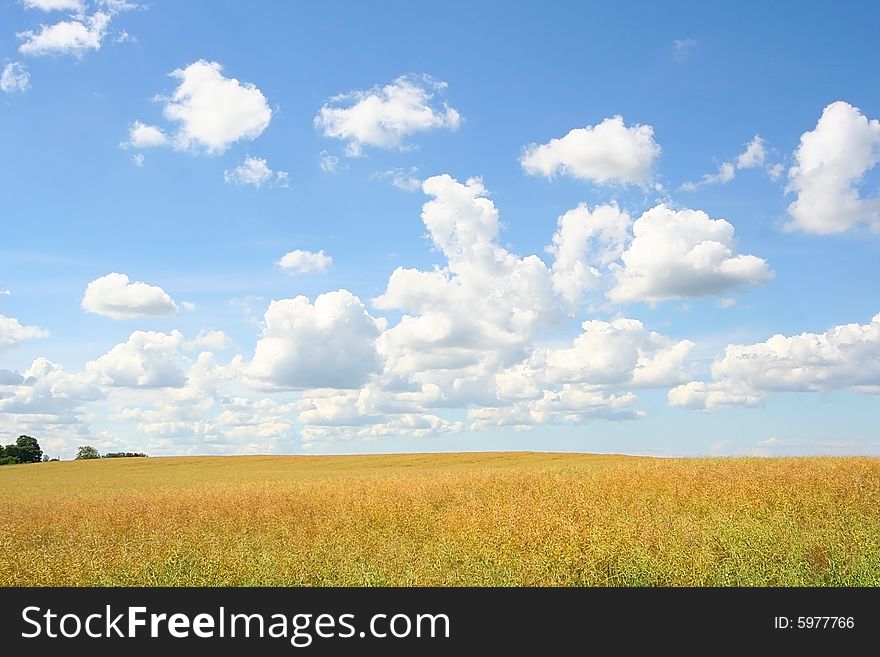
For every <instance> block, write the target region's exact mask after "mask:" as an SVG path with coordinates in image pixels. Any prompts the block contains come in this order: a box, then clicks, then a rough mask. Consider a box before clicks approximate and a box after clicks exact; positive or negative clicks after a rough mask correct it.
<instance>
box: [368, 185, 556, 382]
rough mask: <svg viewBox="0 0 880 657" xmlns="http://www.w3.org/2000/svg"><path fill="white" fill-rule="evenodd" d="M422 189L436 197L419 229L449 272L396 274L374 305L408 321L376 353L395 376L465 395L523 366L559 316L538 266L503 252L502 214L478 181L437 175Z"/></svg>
mask: <svg viewBox="0 0 880 657" xmlns="http://www.w3.org/2000/svg"><path fill="white" fill-rule="evenodd" d="M422 189H423V190H424V192H425V193H426V194H428V195H429V196H431V197H433V198H432V199H431V200H429V201H428V202H427V203H425V205H424V206H423V209H422V221H423V223H424V225H425V227H426V228H427V229H428V234H429V236H430V238H431V240H432V242H433V244H434V246H435V247H436V248H437V249H438V250H439V251H440V252H441V253H442V255H443V256H444V257H445V258H446V260H447V264H446V266H445V267H442V268H436V269H433V270H431V271H423V270H417V269H408V268H404V267H399V268H397V269H396V270H394V272H393V273H392V274H391V277H390V279H389V281H388V285H387V288H386V290H385V292H384V293H383V294H382V295H380V296H379V297H377V298H376V299H374V300H373V302H374V304H375V305H376V307H377V308H380V309H383V310H397V311H400V312H401V313H403V316H402V317H401V319H400V321H399V322H398V324H397V325H395V326H394V327H393V328H391V329H389V330H388V331H386V332H385V333H384V334H383V336H382V338H381V339H380V342H379V348H380V351H381V352H382V353H383V356H384V357H385V359H386V363H387V364H386V368H387V370H388V372H390V373H394V374H402V373H409V374H414V375H416V376H417V377H418V378H419V380H420V382H422V383H427V382H430V383H433V384H437V383H443V384H444V385H447V384H448V385H449V386H452V388H454V389H455V388H457V389H463V387H466V386H467V385H469V383H473V382H474V380H475V379H479V378H480V377H485V376H486V375H487V374H488V373H489V372H492V371H494V370H495V368H497V367H499V366H504V365H506V364H509V363H510V362H512V361H515V360H516V359H517V358H521V357H522V355H523V354H524V349H525V347H526V345H527V344H528V342H529V341H530V339H531V338H532V337H533V336H534V335H535V332H536V330H537V329H538V327H539V326H540V325H542V323H547V322H550V321H552V320H553V319H554V318H555V317H557V316H558V314H559V312H558V303H557V302H556V300H555V299H554V295H553V286H552V281H551V276H550V271H549V270H548V268H547V267H546V265H545V264H544V263H543V262H542V261H541V259H540V258H538V257H537V256H535V255H530V256H526V257H524V258H521V257H519V256H517V255H515V254H513V253H511V252H509V251H507V250H506V249H504V248H503V247H501V246H500V245H499V244H498V241H497V238H498V231H499V213H498V210H497V208H496V207H495V204H494V203H493V202H492V201H491V200H490V199H489V198H488V195H487V193H486V190H485V188H484V187H483V184H482V182H481V181H480V180H478V179H470V180H468V181H466V182H465V183H461V182H459V181H457V180H455V179H453V178H452V177H450V176H448V175H441V176H434V177H431V178H428V179H427V180H425V182H424V184H423V186H422ZM465 308H466V309H467V311H466V312H462V309H465Z"/></svg>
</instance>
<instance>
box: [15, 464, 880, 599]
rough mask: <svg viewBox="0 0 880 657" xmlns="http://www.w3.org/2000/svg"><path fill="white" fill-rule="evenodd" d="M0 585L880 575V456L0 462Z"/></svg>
mask: <svg viewBox="0 0 880 657" xmlns="http://www.w3.org/2000/svg"><path fill="white" fill-rule="evenodd" d="M0 559H2V563H3V564H4V567H3V568H2V569H0V585H4V586H24V585H37V586H43V585H73V586H91V585H110V586H115V585H138V586H143V585H146V586H153V585H155V586H184V585H191V586H203V585H204V586H221V585H222V586H255V585H281V586H292V585H320V586H323V585H328V586H329V585H353V586H387V585H439V586H463V585H477V586H496V585H501V586H511V585H513V586H519V585H527V586H567V585H588V586H591V585H600V586H609V585H610V586H635V585H667V586H668V585H672V586H683V585H686V586H691V585H709V586H726V585H746V586H764V585H771V586H777V585H821V586H877V585H880V459H871V458H798V459H794V458H786V459H760V458H742V459H739V458H738V459H648V458H636V457H624V456H597V455H584V454H539V453H480V454H419V455H395V456H332V457H317V456H300V457H285V456H265V457H263V456H260V457H192V458H189V457H187V458H146V459H144V458H132V459H110V460H94V461H71V462H60V463H44V464H29V465H15V466H4V467H2V468H0Z"/></svg>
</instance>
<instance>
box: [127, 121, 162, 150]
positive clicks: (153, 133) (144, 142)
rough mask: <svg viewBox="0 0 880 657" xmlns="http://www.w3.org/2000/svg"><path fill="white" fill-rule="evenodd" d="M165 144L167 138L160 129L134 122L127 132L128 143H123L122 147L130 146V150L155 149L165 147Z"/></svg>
mask: <svg viewBox="0 0 880 657" xmlns="http://www.w3.org/2000/svg"><path fill="white" fill-rule="evenodd" d="M167 143H168V136H167V135H166V134H165V133H164V132H163V131H162V129H161V128H159V127H157V126H154V125H147V124H146V123H141V122H140V121H135V122H134V123H132V124H131V127H130V128H129V130H128V141H126V142H124V143H123V146H124V147H129V146H130V147H131V148H156V147H157V146H165V145H166V144H167Z"/></svg>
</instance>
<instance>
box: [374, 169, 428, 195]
mask: <svg viewBox="0 0 880 657" xmlns="http://www.w3.org/2000/svg"><path fill="white" fill-rule="evenodd" d="M418 173H419V169H418V167H409V168H408V169H404V168H402V167H398V168H397V169H391V170H389V171H383V172H382V173H375V174H373V176H372V177H373V178H375V179H377V180H387V181H388V182H390V183H391V184H392V185H394V186H395V187H397V189H399V190H402V191H404V192H417V191H418V190H420V189H421V188H422V181H421V179H420V178H419V176H418Z"/></svg>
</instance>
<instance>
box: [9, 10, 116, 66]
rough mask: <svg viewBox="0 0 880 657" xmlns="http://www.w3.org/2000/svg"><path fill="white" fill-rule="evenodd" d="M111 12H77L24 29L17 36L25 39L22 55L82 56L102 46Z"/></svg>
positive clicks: (21, 47) (20, 48)
mask: <svg viewBox="0 0 880 657" xmlns="http://www.w3.org/2000/svg"><path fill="white" fill-rule="evenodd" d="M110 19H111V15H110V14H109V13H106V12H103V11H97V12H95V13H94V14H92V15H90V16H77V17H74V18H71V19H70V20H65V21H59V22H58V23H55V24H53V25H41V26H40V29H39V31H34V30H25V31H24V32H19V33H18V37H19V38H20V39H22V40H23V41H24V43H22V44H21V45H20V46H19V48H18V51H19V52H20V53H21V54H22V55H71V56H73V57H76V58H78V59H79V58H82V57H83V56H84V55H86V54H87V53H89V52H91V51H94V50H100V48H101V45H102V43H103V41H104V38H105V37H106V36H107V29H108V27H109V25H110Z"/></svg>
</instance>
